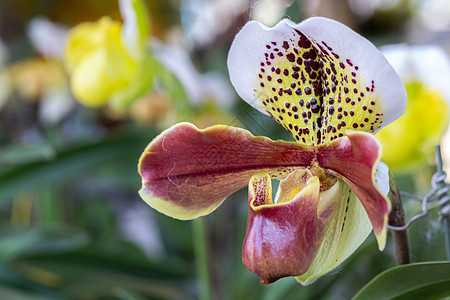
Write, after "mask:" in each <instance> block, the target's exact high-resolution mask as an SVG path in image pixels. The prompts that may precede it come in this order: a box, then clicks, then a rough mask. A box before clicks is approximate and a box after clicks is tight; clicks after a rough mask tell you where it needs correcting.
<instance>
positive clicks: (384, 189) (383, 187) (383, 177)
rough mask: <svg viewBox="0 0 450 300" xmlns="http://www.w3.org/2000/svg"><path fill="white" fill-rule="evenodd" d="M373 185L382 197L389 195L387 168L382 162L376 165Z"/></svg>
mask: <svg viewBox="0 0 450 300" xmlns="http://www.w3.org/2000/svg"><path fill="white" fill-rule="evenodd" d="M375 183H376V184H377V186H378V189H379V190H380V192H381V193H382V194H383V195H385V196H387V194H389V168H388V166H387V165H386V164H385V163H384V162H382V161H379V162H378V163H377V166H376V169H375Z"/></svg>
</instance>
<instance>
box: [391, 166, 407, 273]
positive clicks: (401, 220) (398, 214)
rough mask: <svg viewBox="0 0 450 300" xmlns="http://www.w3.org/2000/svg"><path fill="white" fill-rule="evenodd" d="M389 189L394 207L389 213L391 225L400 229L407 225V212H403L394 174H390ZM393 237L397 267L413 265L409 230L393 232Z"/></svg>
mask: <svg viewBox="0 0 450 300" xmlns="http://www.w3.org/2000/svg"><path fill="white" fill-rule="evenodd" d="M389 187H390V191H389V199H390V200H391V205H392V209H391V212H390V213H389V225H391V226H398V227H400V226H403V225H405V211H404V210H403V205H402V197H401V195H400V191H399V189H398V187H397V182H396V181H395V179H394V176H393V174H392V173H390V174H389ZM392 236H393V237H394V245H395V257H396V259H397V265H405V264H409V263H411V258H410V254H409V242H408V232H407V229H405V230H392Z"/></svg>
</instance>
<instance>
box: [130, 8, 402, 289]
mask: <svg viewBox="0 0 450 300" xmlns="http://www.w3.org/2000/svg"><path fill="white" fill-rule="evenodd" d="M228 68H229V72H230V78H231V82H232V84H233V85H234V87H235V89H236V91H237V93H238V94H239V95H240V97H241V98H242V99H244V100H245V101H246V102H247V103H249V104H250V105H251V106H253V107H254V108H256V109H258V110H260V111H261V112H262V113H265V114H268V115H270V116H272V117H273V118H274V119H275V120H276V121H277V122H278V123H280V124H281V125H282V126H283V127H285V128H286V129H287V130H288V131H290V132H291V133H292V135H293V137H294V138H295V140H296V142H286V141H273V140H270V139H268V138H266V137H255V136H253V135H251V134H250V133H249V132H248V131H246V130H243V129H239V128H234V127H230V126H224V125H216V126H212V127H209V128H206V129H203V130H199V129H197V128H196V127H195V126H193V125H192V124H189V123H180V124H177V125H175V126H173V127H171V128H169V129H167V130H166V131H164V132H162V133H161V134H160V135H159V136H158V137H156V138H155V139H154V140H153V141H152V142H151V143H150V144H149V145H148V146H147V148H146V149H145V151H144V153H143V154H142V156H141V158H140V160H139V166H138V168H139V173H140V175H141V177H142V188H141V190H140V191H139V193H140V195H141V197H142V198H143V199H144V200H145V201H146V202H147V203H148V204H149V205H150V206H152V207H153V208H155V209H156V210H158V211H160V212H162V213H164V214H167V215H169V216H172V217H174V218H178V219H184V220H187V219H194V218H197V217H199V216H203V215H206V214H209V213H210V212H212V211H213V210H214V209H216V208H217V207H218V206H219V205H220V204H221V203H222V202H223V201H224V200H225V198H226V197H227V196H228V195H230V194H231V193H233V192H235V191H237V190H239V189H241V188H243V187H244V186H245V185H246V184H247V183H248V186H249V198H248V220H247V231H246V234H245V238H244V244H243V250H242V259H243V262H244V264H245V266H246V267H247V268H248V269H249V270H251V271H253V272H254V273H256V274H257V275H258V276H259V277H260V279H261V282H263V283H271V282H274V281H276V280H277V279H279V278H281V277H285V276H296V278H297V280H298V281H300V282H301V283H302V284H308V283H311V282H312V281H314V280H315V279H316V278H318V277H319V276H321V275H323V274H325V273H327V272H329V271H331V270H332V269H334V268H335V267H336V266H338V265H339V264H340V263H342V262H343V261H344V260H345V259H346V258H347V257H348V256H349V255H351V253H353V252H354V251H355V250H356V248H357V247H358V246H359V245H360V244H361V243H362V242H363V241H364V240H365V239H366V237H367V236H368V234H369V233H370V231H371V230H372V228H373V230H374V232H375V235H376V238H377V240H378V245H379V248H380V249H383V248H384V246H385V240H386V225H387V217H388V213H389V210H390V201H389V199H388V198H387V197H386V195H387V193H388V191H389V185H388V170H387V167H386V165H384V164H383V163H381V162H380V161H379V159H380V156H381V145H380V143H379V142H378V141H377V140H376V138H375V137H374V136H373V134H372V133H373V132H376V131H378V130H379V129H380V128H381V127H383V126H385V125H386V124H388V123H390V122H392V121H393V120H395V119H396V118H398V117H399V116H400V115H401V114H402V113H403V111H404V110H405V106H406V95H405V89H404V87H403V85H402V82H401V80H400V78H399V77H398V76H397V74H396V73H395V71H394V70H393V69H392V68H391V66H390V65H389V64H388V62H387V61H386V59H385V58H384V57H383V56H382V55H381V53H380V52H379V51H378V50H377V49H376V48H375V47H374V46H373V45H372V44H371V43H370V42H369V41H367V40H366V39H364V38H363V37H361V36H360V35H358V34H356V33H355V32H353V31H352V30H351V29H349V28H348V27H346V26H344V25H342V24H340V23H338V22H336V21H333V20H330V19H326V18H320V17H314V18H310V19H307V20H305V21H303V22H302V23H300V24H295V23H293V22H291V21H289V20H283V21H280V22H279V23H278V24H277V25H276V26H275V27H273V28H269V27H267V26H265V25H263V24H261V23H259V22H257V21H250V22H248V23H247V24H246V25H245V26H244V27H243V29H242V30H241V31H240V32H239V33H238V34H237V36H236V38H235V40H234V42H233V44H232V46H231V49H230V52H229V56H228ZM271 179H282V181H281V183H280V188H279V190H278V193H277V196H276V197H275V199H274V200H273V199H272V196H271V195H272V187H271Z"/></svg>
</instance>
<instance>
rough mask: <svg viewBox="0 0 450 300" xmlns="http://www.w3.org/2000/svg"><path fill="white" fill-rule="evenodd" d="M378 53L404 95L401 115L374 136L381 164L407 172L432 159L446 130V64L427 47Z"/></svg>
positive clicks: (444, 57)
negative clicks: (379, 145) (396, 77)
mask: <svg viewBox="0 0 450 300" xmlns="http://www.w3.org/2000/svg"><path fill="white" fill-rule="evenodd" d="M381 50H382V52H383V54H384V55H385V57H386V58H387V59H388V61H389V62H390V63H391V65H392V66H393V67H394V69H395V70H396V71H397V72H398V73H399V75H400V77H401V78H402V80H403V82H404V83H405V86H406V92H407V94H408V104H407V107H406V111H405V114H404V115H403V116H401V117H400V118H399V119H397V120H396V121H395V122H393V123H391V124H390V125H388V126H386V128H384V129H383V130H381V131H380V132H379V133H378V134H377V137H378V139H379V140H380V141H381V143H382V144H383V157H382V160H383V161H384V162H385V163H386V164H387V165H388V166H389V167H390V168H391V169H392V170H394V171H398V172H402V171H409V170H411V169H412V168H414V167H417V166H420V164H421V163H424V162H426V160H427V159H429V158H431V157H433V155H434V146H435V145H436V144H439V142H440V139H441V137H442V134H443V132H444V130H445V128H446V125H447V120H448V116H449V112H448V102H449V101H450V90H449V85H448V83H447V82H446V80H448V78H450V62H449V60H448V57H447V55H446V54H445V52H444V51H443V50H442V49H440V48H438V47H436V46H431V45H430V46H406V45H391V46H386V47H384V48H382V49H381ZM430 74H433V76H430Z"/></svg>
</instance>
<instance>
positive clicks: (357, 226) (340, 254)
mask: <svg viewBox="0 0 450 300" xmlns="http://www.w3.org/2000/svg"><path fill="white" fill-rule="evenodd" d="M341 185H342V194H341V198H342V200H344V201H340V202H338V205H339V206H338V208H337V211H336V213H335V215H334V217H333V218H332V220H331V224H330V225H329V227H328V231H327V233H326V235H325V238H324V240H323V242H322V245H321V247H320V249H319V251H318V252H317V254H316V257H315V258H314V261H313V262H312V264H311V266H310V267H309V269H308V271H307V272H306V273H305V274H303V275H301V276H297V277H296V279H297V280H298V281H299V282H300V283H301V284H303V285H308V284H311V283H312V282H314V281H315V280H316V279H317V278H319V277H320V276H322V275H325V274H326V273H328V272H330V271H332V270H333V269H335V268H336V267H337V266H339V265H340V264H341V263H342V262H343V261H344V260H346V259H347V258H348V257H349V256H350V255H351V254H352V253H353V252H354V251H355V250H356V249H357V248H358V247H359V246H360V245H361V244H362V243H363V242H364V241H365V240H366V238H367V236H368V235H369V233H370V231H371V230H372V226H371V224H370V221H369V218H368V217H367V214H366V212H365V210H364V208H363V206H362V205H361V203H360V201H359V200H358V198H357V197H356V196H355V194H354V193H353V192H352V191H351V190H350V188H349V187H348V185H346V184H345V183H343V182H341Z"/></svg>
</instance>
